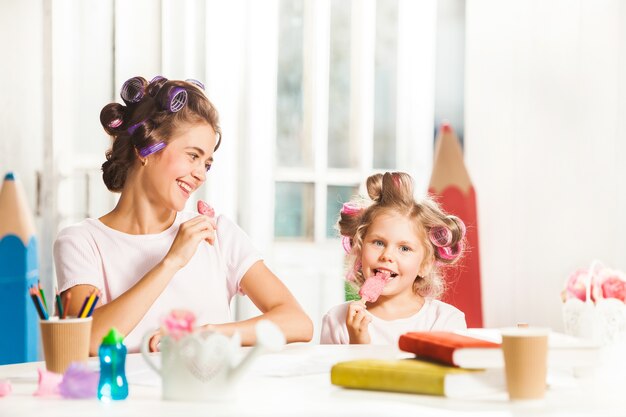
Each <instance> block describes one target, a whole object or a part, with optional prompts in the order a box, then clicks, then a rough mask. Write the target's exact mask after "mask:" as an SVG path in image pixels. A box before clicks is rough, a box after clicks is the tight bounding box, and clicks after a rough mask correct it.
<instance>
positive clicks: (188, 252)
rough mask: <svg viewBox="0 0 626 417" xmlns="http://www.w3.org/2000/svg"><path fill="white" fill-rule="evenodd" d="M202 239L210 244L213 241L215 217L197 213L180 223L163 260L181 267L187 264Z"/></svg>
mask: <svg viewBox="0 0 626 417" xmlns="http://www.w3.org/2000/svg"><path fill="white" fill-rule="evenodd" d="M203 240H205V241H207V242H208V243H209V244H211V245H212V244H213V242H215V219H212V218H209V217H207V216H204V215H199V216H197V217H194V218H193V219H191V220H187V221H186V222H184V223H181V225H180V227H179V228H178V233H177V234H176V237H175V238H174V242H172V246H171V247H170V250H169V251H168V252H167V255H165V260H168V261H170V262H171V263H172V264H173V265H174V266H175V267H176V268H178V269H181V268H182V267H184V266H185V265H187V262H189V260H190V259H191V257H192V256H193V255H194V254H195V253H196V250H197V249H198V245H199V244H200V242H202V241H203Z"/></svg>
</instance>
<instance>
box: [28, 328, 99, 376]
mask: <svg viewBox="0 0 626 417" xmlns="http://www.w3.org/2000/svg"><path fill="white" fill-rule="evenodd" d="M91 322H92V320H91V317H87V318H82V319H79V318H67V319H62V320H59V318H58V317H50V319H49V320H41V321H40V322H39V328H40V329H41V340H42V342H43V353H44V358H45V360H46V369H47V370H48V371H50V372H56V373H58V374H62V373H64V372H65V370H66V369H67V368H68V367H69V365H70V363H72V362H85V361H86V360H87V359H88V358H89V341H90V338H91Z"/></svg>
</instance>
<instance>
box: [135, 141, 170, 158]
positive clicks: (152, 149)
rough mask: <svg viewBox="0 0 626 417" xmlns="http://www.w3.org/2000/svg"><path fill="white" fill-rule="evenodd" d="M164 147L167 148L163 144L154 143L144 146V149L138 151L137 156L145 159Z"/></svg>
mask: <svg viewBox="0 0 626 417" xmlns="http://www.w3.org/2000/svg"><path fill="white" fill-rule="evenodd" d="M165 146H167V144H166V143H165V142H157V143H154V144H152V145H149V146H146V147H145V148H141V149H139V155H141V157H142V158H145V157H146V156H148V155H152V154H153V153H155V152H158V151H160V150H161V149H163V148H165Z"/></svg>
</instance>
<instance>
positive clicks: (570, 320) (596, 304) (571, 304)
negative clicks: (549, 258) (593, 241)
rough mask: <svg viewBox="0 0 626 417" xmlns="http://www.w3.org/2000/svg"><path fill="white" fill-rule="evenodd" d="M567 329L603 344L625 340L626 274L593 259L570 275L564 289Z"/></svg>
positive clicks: (569, 332) (562, 295)
mask: <svg viewBox="0 0 626 417" xmlns="http://www.w3.org/2000/svg"><path fill="white" fill-rule="evenodd" d="M561 299H562V300H563V320H564V325H565V333H567V334H570V335H573V336H577V337H582V338H586V339H590V340H593V341H595V342H597V343H599V344H600V345H608V344H612V343H614V342H618V341H620V342H621V341H626V274H624V272H622V271H618V270H615V269H611V268H608V267H605V266H604V265H602V263H600V262H598V261H593V262H592V263H591V266H590V267H589V268H588V269H585V268H580V269H577V270H576V271H574V272H573V273H572V274H571V275H570V276H569V277H568V278H567V281H566V284H565V288H564V289H563V291H562V292H561Z"/></svg>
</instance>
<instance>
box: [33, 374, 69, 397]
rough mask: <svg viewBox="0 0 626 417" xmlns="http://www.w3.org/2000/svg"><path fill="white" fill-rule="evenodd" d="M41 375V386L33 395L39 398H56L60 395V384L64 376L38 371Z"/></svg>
mask: <svg viewBox="0 0 626 417" xmlns="http://www.w3.org/2000/svg"><path fill="white" fill-rule="evenodd" d="M37 372H38V373H39V385H38V386H37V391H35V392H34V393H33V395H35V396H37V397H56V396H58V395H59V384H60V383H61V381H62V380H63V375H61V374H57V373H54V372H50V371H47V370H45V369H41V368H39V369H37Z"/></svg>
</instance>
